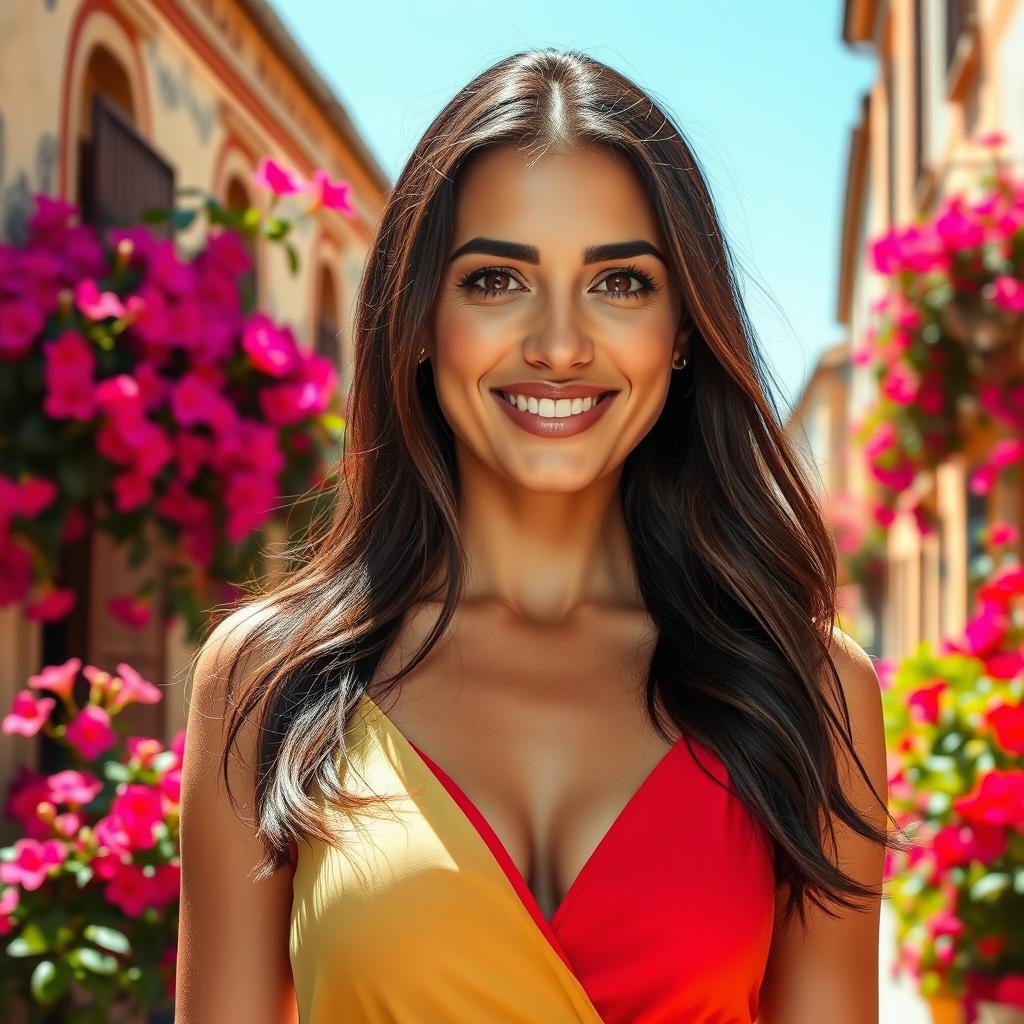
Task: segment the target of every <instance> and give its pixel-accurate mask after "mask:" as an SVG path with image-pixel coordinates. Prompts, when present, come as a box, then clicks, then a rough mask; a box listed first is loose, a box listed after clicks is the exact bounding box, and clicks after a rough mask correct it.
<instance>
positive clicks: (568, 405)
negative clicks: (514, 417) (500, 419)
mask: <svg viewBox="0 0 1024 1024" xmlns="http://www.w3.org/2000/svg"><path fill="white" fill-rule="evenodd" d="M498 393H499V394H500V395H501V397H502V398H504V399H505V401H506V402H508V404H509V405H512V406H515V408H517V409H519V410H520V411H521V412H531V413H533V414H534V415H535V416H544V417H547V418H548V419H565V418H566V417H568V416H579V414H580V413H584V412H589V411H590V410H591V409H593V408H594V406H595V405H597V400H598V396H597V395H588V396H587V397H586V398H559V399H557V400H556V399H552V398H539V399H538V398H533V397H532V396H530V397H527V396H526V395H511V394H509V393H508V392H507V391H499V392H498Z"/></svg>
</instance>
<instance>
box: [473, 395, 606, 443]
mask: <svg viewBox="0 0 1024 1024" xmlns="http://www.w3.org/2000/svg"><path fill="white" fill-rule="evenodd" d="M491 394H492V395H494V397H495V399H496V400H497V401H498V403H499V404H500V405H501V407H502V408H503V409H504V410H505V413H506V415H507V416H508V417H509V419H511V420H512V422H513V423H515V424H516V425H517V426H520V427H522V428H523V429H524V430H526V431H529V433H531V434H536V435H538V436H540V437H571V436H572V435H574V434H579V433H582V431H584V430H586V429H587V428H588V427H591V426H593V425H594V424H595V423H596V422H597V421H598V420H599V419H600V418H601V417H602V416H603V415H604V414H605V411H606V410H607V408H608V406H609V405H610V404H611V400H612V399H613V398H614V397H615V395H616V394H618V392H616V391H610V390H607V389H605V388H599V387H594V386H592V385H588V384H561V385H559V384H548V383H545V382H542V381H524V382H522V383H519V384H510V385H509V386H508V387H507V388H501V389H499V388H492V389H491Z"/></svg>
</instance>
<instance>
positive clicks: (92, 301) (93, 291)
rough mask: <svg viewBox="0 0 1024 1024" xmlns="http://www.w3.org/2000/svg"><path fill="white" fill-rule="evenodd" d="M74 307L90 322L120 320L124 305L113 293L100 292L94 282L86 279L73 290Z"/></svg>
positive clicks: (123, 312)
mask: <svg viewBox="0 0 1024 1024" xmlns="http://www.w3.org/2000/svg"><path fill="white" fill-rule="evenodd" d="M75 305H76V306H78V308H79V309H80V310H81V311H82V312H83V313H84V314H85V315H86V316H87V317H88V318H89V319H90V320H106V319H107V318H108V317H114V318H120V317H122V316H124V314H125V307H124V303H123V302H122V301H121V300H120V299H119V298H118V297H117V295H116V294H115V293H114V292H101V291H100V290H99V287H98V286H97V284H96V282H95V281H93V280H91V279H89V278H86V279H85V280H83V281H79V282H78V285H77V287H76V288H75Z"/></svg>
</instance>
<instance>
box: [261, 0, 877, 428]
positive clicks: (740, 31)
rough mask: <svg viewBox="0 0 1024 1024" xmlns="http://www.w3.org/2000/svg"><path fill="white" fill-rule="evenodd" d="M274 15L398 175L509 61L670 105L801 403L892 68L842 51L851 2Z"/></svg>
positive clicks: (778, 370) (832, 329)
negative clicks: (593, 67) (861, 120)
mask: <svg viewBox="0 0 1024 1024" xmlns="http://www.w3.org/2000/svg"><path fill="white" fill-rule="evenodd" d="M274 7H275V9H276V11H277V12H278V14H279V15H280V16H281V18H282V20H283V21H284V22H285V24H286V25H287V26H288V27H289V29H291V31H292V32H293V34H294V35H295V36H296V38H297V39H298V41H299V43H300V44H301V45H302V47H303V48H304V50H305V51H306V53H307V55H308V56H309V57H310V59H311V60H312V62H313V63H314V65H315V66H316V67H317V68H318V70H319V71H320V72H321V73H322V74H323V76H324V77H325V78H326V79H327V81H328V82H329V83H330V84H331V85H332V86H333V88H334V89H335V91H336V92H337V94H338V96H339V98H340V99H341V101H342V102H343V104H344V105H345V107H346V109H347V110H348V111H349V114H350V115H351V117H352V119H353V121H354V122H355V124H356V126H357V128H358V129H359V130H360V131H361V132H362V134H363V136H364V137H365V139H366V140H367V142H368V144H369V146H370V147H371V149H372V150H373V151H374V153H375V154H376V155H377V157H378V159H379V160H380V163H381V165H382V166H383V168H384V170H385V171H387V172H388V173H390V174H391V176H392V178H394V177H395V176H396V175H397V173H398V171H399V169H400V168H401V166H402V165H403V164H404V162H405V160H406V159H407V157H408V155H409V153H410V152H411V150H412V147H413V145H414V144H415V142H416V140H417V139H418V138H419V136H420V134H421V133H422V132H423V130H424V129H425V128H426V127H427V125H428V123H429V122H430V120H431V119H432V118H433V117H434V115H435V114H436V113H437V112H438V110H440V109H441V107H442V106H443V105H444V104H445V103H446V102H447V101H448V100H449V99H450V98H451V96H452V95H453V94H454V93H456V92H457V91H458V90H459V89H460V88H461V87H462V86H463V85H465V83H466V82H468V81H469V79H471V78H472V77H473V76H474V75H475V74H477V72H479V71H481V70H483V69H484V68H485V67H487V66H488V65H490V64H491V63H493V62H494V61H496V60H498V59H500V58H501V57H504V56H506V55H507V54H509V53H512V52H515V51H517V50H520V49H525V48H528V47H532V46H560V47H571V48H573V49H580V50H584V51H586V52H587V53H589V54H590V55H592V56H594V57H596V58H598V59H599V60H602V61H604V62H605V63H607V64H610V65H612V66H613V67H616V68H618V69H619V70H620V71H623V72H624V73H626V74H627V75H629V76H630V77H631V78H633V79H634V80H635V81H636V82H637V83H638V84H639V85H641V86H642V87H643V88H645V89H646V90H647V91H648V92H650V93H651V95H652V96H653V97H654V98H655V99H656V100H657V101H658V102H660V103H662V104H663V105H664V106H666V107H667V108H668V110H669V111H670V112H671V113H672V115H673V116H674V117H675V119H676V120H677V122H678V123H679V125H680V127H681V128H682V130H683V133H684V134H685V135H686V136H687V138H688V139H689V142H690V144H691V146H692V147H693V149H694V152H695V153H696V155H697V158H698V160H699V161H700V163H701V165H702V166H703V168H704V170H705V172H706V174H707V176H708V178H709V180H710V186H711V191H712V195H713V196H714V199H715V203H716V205H717V208H718V211H719V214H720V216H721V218H722V220H723V224H724V228H725V233H726V236H727V238H728V240H729V243H730V244H731V246H732V247H733V250H734V252H735V254H736V256H737V258H738V261H739V263H740V266H741V269H742V278H743V289H744V294H745V297H746V300H747V308H748V309H749V311H750V315H751V318H752V320H753V323H754V327H755V329H756V331H757V334H758V340H759V344H760V346H761V349H762V351H763V352H764V353H765V355H766V357H767V361H768V363H769V365H770V366H771V368H772V370H773V372H774V374H775V376H776V378H777V380H778V384H779V399H780V402H781V406H782V408H783V410H785V408H786V407H787V405H788V404H789V403H790V402H791V401H792V400H793V399H794V398H795V397H796V395H797V394H798V393H799V390H800V388H801V387H802V385H803V382H804V380H805V379H806V375H807V374H808V373H809V372H810V371H811V369H813V366H814V362H815V359H816V358H817V355H818V353H819V352H820V351H821V350H822V349H823V348H825V347H827V346H828V345H831V344H833V343H834V342H835V341H838V340H839V339H840V338H841V336H842V332H841V328H840V326H839V325H838V324H837V323H836V319H835V306H836V284H837V273H838V254H839V234H840V227H841V221H840V217H841V205H842V197H843V187H844V178H845V168H846V157H847V148H848V145H849V135H850V130H851V128H852V127H853V125H854V123H855V120H856V117H857V112H858V110H859V98H860V96H861V94H862V93H863V92H864V91H865V89H867V87H868V86H869V84H870V82H871V81H872V79H873V77H874V68H875V62H874V58H873V57H871V56H870V55H866V54H862V53H857V52H853V51H851V50H849V49H848V48H846V47H845V46H844V45H843V44H842V42H841V38H840V33H841V16H842V3H841V0H799V2H798V0H772V2H771V3H762V2H756V0H731V2H723V3H709V2H707V0H700V2H697V0H674V2H673V0H646V2H639V3H621V2H615V3H613V2H610V0H600V2H594V0H592V2H590V3H582V2H579V0H515V2H513V3H509V4H494V3H485V4H472V3H466V2H465V0H462V2H459V3H456V2H453V0H429V2H418V3H413V2H411V0H374V2H373V3H371V4H370V5H369V6H368V7H365V8H362V9H361V10H360V12H359V15H361V16H351V15H350V16H342V15H339V14H338V7H337V5H335V4H333V3H331V4H328V3H326V2H325V0H287V3H285V2H284V0H274Z"/></svg>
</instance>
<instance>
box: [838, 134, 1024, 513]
mask: <svg viewBox="0 0 1024 1024" xmlns="http://www.w3.org/2000/svg"><path fill="white" fill-rule="evenodd" d="M978 141H979V142H980V144H981V145H982V146H984V147H987V149H988V150H989V151H990V152H991V153H992V161H991V168H990V170H989V171H988V172H987V173H985V174H983V175H982V177H981V178H980V180H979V181H978V182H977V187H976V188H973V189H971V190H970V191H971V193H972V194H971V195H969V194H968V192H967V191H961V192H955V193H952V194H950V195H948V196H946V197H944V198H943V199H942V201H941V202H940V204H939V206H938V208H937V209H936V211H935V212H934V213H933V214H931V215H929V216H927V217H923V218H922V219H921V220H919V221H918V222H915V223H913V224H910V225H900V226H897V227H894V228H893V229H892V230H890V231H888V232H886V233H885V234H884V235H882V236H881V237H879V238H875V239H873V240H872V241H871V242H870V243H869V254H870V259H871V264H872V269H873V270H874V271H875V272H876V273H877V274H880V275H882V276H883V277H884V278H885V279H886V281H887V284H888V288H887V290H886V293H885V294H884V295H883V296H882V297H881V298H880V299H878V300H877V301H876V302H875V303H874V304H873V306H872V312H873V313H874V314H875V316H876V320H875V322H873V323H872V324H871V325H870V327H869V329H868V331H867V334H866V337H865V338H864V339H862V341H861V343H860V345H859V346H858V348H857V350H856V351H855V353H854V361H855V363H857V364H859V365H870V366H871V367H872V368H873V371H874V374H875V377H876V380H877V382H878V398H877V401H876V402H875V403H874V405H873V406H872V407H871V408H870V409H869V410H868V411H867V413H866V414H865V415H864V416H863V417H862V418H861V419H860V420H859V421H858V423H857V424H856V425H855V431H854V437H855V439H856V440H857V441H858V442H859V443H860V444H861V445H862V446H863V450H864V452H865V455H866V457H867V462H868V465H869V468H870V471H871V473H872V475H873V477H874V480H875V483H876V484H877V487H878V492H879V498H880V500H879V502H878V505H877V510H876V516H877V519H878V522H879V523H880V524H881V525H882V526H883V527H887V526H888V525H890V524H891V522H892V521H893V519H894V517H895V508H896V504H897V501H898V499H899V497H900V495H901V494H903V493H904V492H906V491H907V490H908V489H909V488H910V487H911V485H912V484H913V483H914V480H915V478H916V477H917V475H918V473H919V472H920V471H921V470H928V469H933V468H935V467H936V466H938V465H939V464H940V463H942V462H943V461H944V460H946V459H947V458H948V457H949V456H950V455H951V454H952V453H954V452H956V451H959V450H961V449H962V447H963V442H964V437H965V429H964V428H965V424H966V423H967V422H968V420H973V419H977V420H980V421H981V422H984V423H987V424H992V425H995V426H997V427H1000V428H1002V429H1003V430H1005V431H1006V432H1007V433H1008V434H1009V436H1008V437H1007V438H1006V439H1005V440H1004V441H1001V442H1000V443H999V444H998V445H997V446H995V448H994V449H993V451H992V452H991V453H990V456H989V459H988V461H987V462H986V464H985V465H984V466H982V467H980V468H979V470H978V472H977V473H976V474H975V478H974V479H973V480H972V487H974V488H975V489H976V490H977V491H978V492H979V493H982V492H983V491H984V490H985V489H987V488H989V487H990V486H991V482H992V479H993V478H994V477H995V476H996V475H997V474H998V473H1000V472H1001V471H1002V470H1004V469H1006V468H1008V467H1010V466H1011V465H1014V464H1016V463H1018V462H1019V461H1020V458H1021V456H1022V455H1024V445H1022V444H1021V443H1020V440H1019V434H1020V431H1021V430H1022V429H1024V376H1022V375H1021V374H1020V373H1019V372H1015V373H1000V374H995V375H993V374H992V373H991V371H990V363H991V360H990V357H991V356H992V355H993V354H994V353H997V352H999V351H1000V350H1001V349H1002V348H1003V347H1004V346H1006V345H1008V344H1020V343H1021V341H1024V180H1020V179H1018V178H1016V177H1015V176H1014V175H1013V173H1012V172H1011V171H1010V170H1007V169H1006V168H1005V167H1003V166H1002V165H1001V163H1000V161H999V159H998V155H997V154H998V152H999V151H1000V149H1001V147H1002V146H1003V145H1004V144H1005V137H1004V136H1003V135H1000V134H997V133H991V134H989V135H987V136H985V137H983V138H981V139H979V140H978ZM914 511H915V515H916V516H917V519H918V526H919V528H921V530H922V532H927V530H928V529H930V528H931V525H932V524H931V522H930V519H929V514H928V512H927V511H926V509H925V508H923V507H922V506H918V507H917V508H916V509H915V510H914Z"/></svg>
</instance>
